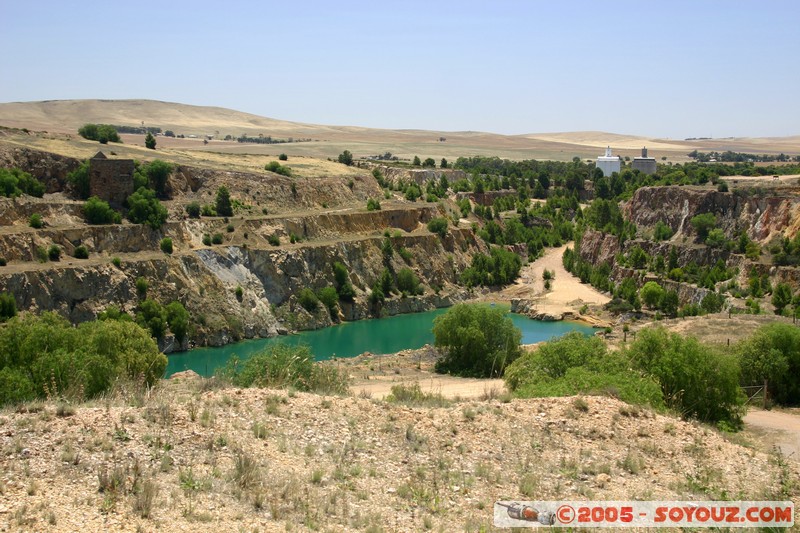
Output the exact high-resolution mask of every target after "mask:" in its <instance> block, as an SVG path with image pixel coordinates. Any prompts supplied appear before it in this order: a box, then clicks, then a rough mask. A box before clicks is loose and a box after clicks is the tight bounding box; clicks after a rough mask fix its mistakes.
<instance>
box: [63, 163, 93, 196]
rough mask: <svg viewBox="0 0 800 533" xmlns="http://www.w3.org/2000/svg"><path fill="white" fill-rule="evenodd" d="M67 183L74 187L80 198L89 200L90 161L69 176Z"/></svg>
mask: <svg viewBox="0 0 800 533" xmlns="http://www.w3.org/2000/svg"><path fill="white" fill-rule="evenodd" d="M67 182H68V183H69V184H70V185H71V186H72V189H73V190H74V191H75V194H76V195H77V196H78V198H81V199H83V200H86V199H87V198H89V194H90V189H89V161H88V160H87V161H84V162H83V163H81V164H80V166H79V167H78V168H76V169H75V170H73V171H72V172H69V173H68V174H67Z"/></svg>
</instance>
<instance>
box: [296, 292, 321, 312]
mask: <svg viewBox="0 0 800 533" xmlns="http://www.w3.org/2000/svg"><path fill="white" fill-rule="evenodd" d="M297 301H298V303H300V305H301V306H303V309H305V310H306V311H308V312H309V313H314V312H316V310H317V309H318V308H319V298H318V297H317V295H316V294H315V293H314V291H313V290H311V289H309V288H308V287H304V288H302V289H300V292H299V293H298V294H297Z"/></svg>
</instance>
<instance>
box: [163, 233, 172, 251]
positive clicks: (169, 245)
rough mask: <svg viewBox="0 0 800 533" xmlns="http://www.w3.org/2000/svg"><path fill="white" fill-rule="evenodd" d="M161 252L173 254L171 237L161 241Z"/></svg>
mask: <svg viewBox="0 0 800 533" xmlns="http://www.w3.org/2000/svg"><path fill="white" fill-rule="evenodd" d="M161 251H162V252H164V253H165V254H171V253H172V239H170V238H169V237H164V238H163V239H161Z"/></svg>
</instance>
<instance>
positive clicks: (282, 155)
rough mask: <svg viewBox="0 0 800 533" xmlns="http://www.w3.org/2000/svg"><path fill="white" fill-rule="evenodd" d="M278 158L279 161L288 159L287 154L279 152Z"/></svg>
mask: <svg viewBox="0 0 800 533" xmlns="http://www.w3.org/2000/svg"><path fill="white" fill-rule="evenodd" d="M278 159H280V160H281V161H287V160H288V159H289V156H288V155H286V154H281V155H279V156H278Z"/></svg>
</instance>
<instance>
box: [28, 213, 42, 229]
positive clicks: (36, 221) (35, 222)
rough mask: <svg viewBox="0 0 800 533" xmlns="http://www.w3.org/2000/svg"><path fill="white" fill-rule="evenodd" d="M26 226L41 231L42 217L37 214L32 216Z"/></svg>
mask: <svg viewBox="0 0 800 533" xmlns="http://www.w3.org/2000/svg"><path fill="white" fill-rule="evenodd" d="M28 224H29V225H30V227H32V228H33V229H41V228H42V227H44V220H42V215H40V214H39V213H34V214H32V215H31V217H30V218H29V219H28Z"/></svg>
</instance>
